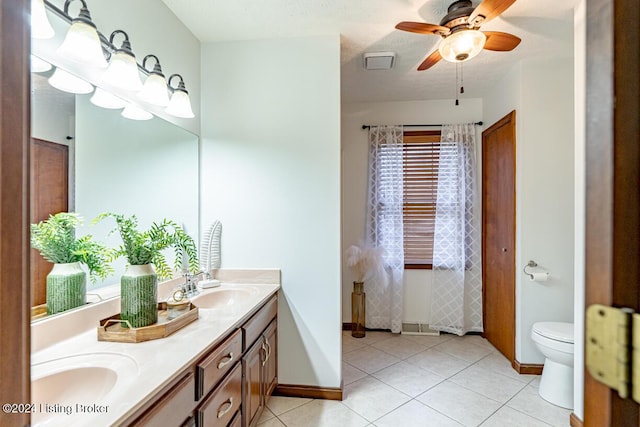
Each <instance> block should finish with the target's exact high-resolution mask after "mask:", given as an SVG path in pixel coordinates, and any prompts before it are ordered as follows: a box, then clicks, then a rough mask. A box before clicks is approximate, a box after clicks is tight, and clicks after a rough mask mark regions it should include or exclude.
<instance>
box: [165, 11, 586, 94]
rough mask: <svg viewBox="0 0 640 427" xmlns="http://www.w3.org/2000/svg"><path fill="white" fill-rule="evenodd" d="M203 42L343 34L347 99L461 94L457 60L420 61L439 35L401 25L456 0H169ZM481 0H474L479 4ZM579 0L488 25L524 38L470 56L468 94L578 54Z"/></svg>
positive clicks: (435, 19)
mask: <svg viewBox="0 0 640 427" xmlns="http://www.w3.org/2000/svg"><path fill="white" fill-rule="evenodd" d="M163 1H164V3H165V4H166V5H167V6H168V7H169V8H170V9H171V10H172V11H173V12H174V13H175V14H176V16H177V17H178V18H179V19H180V20H181V21H182V22H183V23H184V24H185V25H186V26H187V27H188V28H190V29H191V31H192V32H193V34H194V35H195V36H196V37H197V38H198V39H200V41H202V42H203V43H207V42H219V41H231V40H255V39H267V38H282V37H305V36H317V35H329V34H340V35H341V64H342V65H341V80H342V82H341V83H342V89H341V90H342V100H343V102H347V103H349V102H368V101H408V100H426V99H450V98H453V97H455V73H456V66H455V64H452V63H448V62H446V61H440V62H439V63H438V64H436V65H435V66H434V67H433V68H431V69H429V70H426V71H416V68H417V67H418V65H419V64H420V63H421V62H422V61H423V60H424V58H425V57H426V56H427V55H428V54H429V53H430V52H431V51H432V50H433V49H434V48H435V47H436V46H437V43H438V40H439V39H440V38H439V37H437V36H430V35H420V34H412V33H406V32H403V31H398V30H396V29H395V28H394V27H395V25H396V24H397V23H398V22H400V21H421V22H429V23H434V24H438V23H439V22H440V19H441V18H442V17H443V16H444V15H445V14H446V9H447V7H448V6H449V4H451V3H452V1H453V0H426V1H425V0H419V1H418V0H269V1H265V0H235V1H229V0H163ZM479 3H480V1H473V5H474V6H477V5H478V4H479ZM574 4H575V1H574V0H518V1H516V3H514V4H513V5H512V6H511V7H510V8H509V9H507V11H506V12H504V13H503V14H502V16H500V17H498V18H496V19H494V20H492V21H490V22H488V23H487V24H486V25H483V26H482V30H489V31H505V32H509V33H512V34H515V35H517V36H518V37H520V38H521V39H522V42H521V43H520V45H519V46H518V47H517V48H516V49H515V50H513V51H512V52H491V51H483V52H481V53H480V54H479V55H478V56H477V57H475V58H473V59H471V60H470V61H469V62H466V63H465V64H464V68H463V73H464V87H465V94H464V95H463V97H469V98H473V97H482V96H483V95H484V94H485V92H484V91H486V90H487V88H488V87H492V86H493V84H494V83H496V82H497V81H498V80H499V79H500V77H501V76H502V75H503V73H504V72H505V71H506V70H508V69H509V68H510V67H512V66H513V65H514V64H516V63H517V62H519V61H521V60H523V59H527V58H539V57H566V56H570V55H572V52H573V48H572V41H573V6H574ZM381 51H391V52H395V53H396V64H395V66H394V68H393V69H392V70H389V71H381V70H376V71H366V70H364V69H363V67H362V55H363V54H364V53H365V52H381Z"/></svg>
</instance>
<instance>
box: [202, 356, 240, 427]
mask: <svg viewBox="0 0 640 427" xmlns="http://www.w3.org/2000/svg"><path fill="white" fill-rule="evenodd" d="M241 399H242V369H241V365H240V364H239V363H238V364H236V367H235V368H234V369H233V370H232V371H231V373H230V374H229V375H228V376H227V377H226V378H225V379H224V380H223V381H222V382H221V383H220V385H219V386H218V387H217V388H216V389H215V390H214V391H213V392H211V395H209V397H207V399H206V400H205V401H204V403H203V404H202V406H201V407H200V408H198V423H197V424H198V426H199V427H204V426H207V427H210V426H213V427H218V426H227V425H228V424H229V421H231V418H232V417H233V416H234V415H235V413H236V412H237V411H238V409H239V408H240V403H241Z"/></svg>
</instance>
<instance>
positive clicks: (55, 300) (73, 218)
mask: <svg viewBox="0 0 640 427" xmlns="http://www.w3.org/2000/svg"><path fill="white" fill-rule="evenodd" d="M81 222H82V218H81V217H80V216H79V215H78V214H76V213H69V212H60V213H57V214H55V215H49V218H48V219H46V220H44V221H40V222H39V223H37V224H31V246H32V247H33V248H34V249H36V250H38V251H40V254H41V255H42V256H43V257H44V259H46V260H47V261H49V262H52V263H53V268H52V269H51V272H50V273H49V274H48V275H47V288H46V298H47V313H48V314H55V313H60V312H62V311H66V310H69V309H71V308H74V307H78V306H81V305H84V304H86V302H87V296H86V290H87V274H86V273H85V271H84V270H83V269H82V265H81V264H85V265H86V266H87V268H88V270H89V274H90V276H91V281H92V282H95V281H96V278H98V277H100V278H102V279H104V278H106V277H107V276H108V275H109V274H110V273H112V272H113V269H112V268H111V265H110V264H109V259H110V258H111V252H112V251H111V249H109V248H107V247H106V246H105V245H103V244H101V243H98V242H96V241H94V240H93V238H92V236H90V235H86V236H82V237H80V238H77V237H76V226H78V225H79V224H81Z"/></svg>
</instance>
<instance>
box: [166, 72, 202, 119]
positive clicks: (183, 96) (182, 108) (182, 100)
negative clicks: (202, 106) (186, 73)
mask: <svg viewBox="0 0 640 427" xmlns="http://www.w3.org/2000/svg"><path fill="white" fill-rule="evenodd" d="M174 77H178V78H179V79H180V82H179V83H178V87H175V88H174V87H173V86H171V80H173V78H174ZM169 87H170V88H171V89H173V95H171V100H170V101H169V106H168V107H167V108H166V109H165V111H166V112H167V113H168V114H171V115H172V116H175V117H182V118H185V119H191V118H193V117H195V114H193V110H192V109H191V100H190V99H189V92H187V89H186V87H185V86H184V80H183V79H182V76H181V75H180V74H172V75H171V77H169Z"/></svg>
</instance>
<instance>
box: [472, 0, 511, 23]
mask: <svg viewBox="0 0 640 427" xmlns="http://www.w3.org/2000/svg"><path fill="white" fill-rule="evenodd" d="M515 2H516V0H484V1H483V2H482V3H480V4H479V5H478V7H476V8H475V9H474V10H473V12H472V13H471V16H469V22H470V23H472V25H473V26H474V27H477V26H479V25H480V24H483V23H485V22H487V21H489V20H491V19H493V18H495V17H496V16H498V15H500V14H501V13H502V12H504V11H505V10H507V9H508V8H509V6H511V5H512V4H513V3H515ZM480 17H483V18H480ZM479 18H480V21H479V22H477V20H478V19H479Z"/></svg>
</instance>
